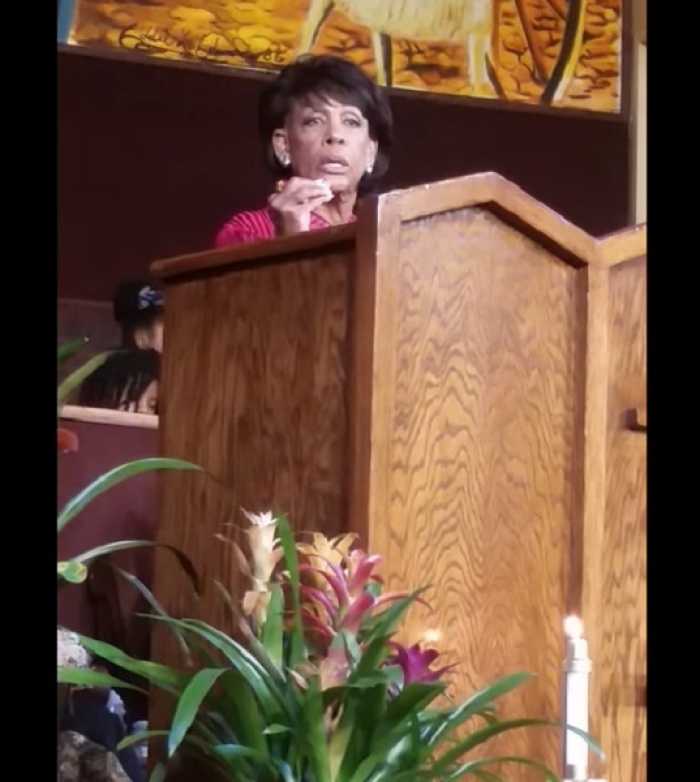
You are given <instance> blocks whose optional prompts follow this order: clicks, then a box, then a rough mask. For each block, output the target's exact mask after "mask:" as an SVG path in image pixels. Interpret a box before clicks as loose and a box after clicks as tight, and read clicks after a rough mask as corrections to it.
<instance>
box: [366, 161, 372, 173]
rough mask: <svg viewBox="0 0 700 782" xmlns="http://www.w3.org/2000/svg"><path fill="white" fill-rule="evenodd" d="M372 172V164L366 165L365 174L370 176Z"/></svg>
mask: <svg viewBox="0 0 700 782" xmlns="http://www.w3.org/2000/svg"><path fill="white" fill-rule="evenodd" d="M372 171H374V163H368V164H367V167H366V168H365V174H371V173H372Z"/></svg>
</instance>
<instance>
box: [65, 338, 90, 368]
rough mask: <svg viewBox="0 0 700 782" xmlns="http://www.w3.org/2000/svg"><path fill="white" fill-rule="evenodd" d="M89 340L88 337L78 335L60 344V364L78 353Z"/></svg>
mask: <svg viewBox="0 0 700 782" xmlns="http://www.w3.org/2000/svg"><path fill="white" fill-rule="evenodd" d="M88 342H89V340H88V338H87V337H76V338H75V339H70V340H68V342H64V343H63V344H62V345H59V346H58V366H59V367H60V366H61V364H63V363H64V362H65V361H67V360H68V359H69V358H71V357H72V356H74V355H75V354H76V353H78V352H79V351H80V350H82V348H83V347H84V346H85V345H87V343H88Z"/></svg>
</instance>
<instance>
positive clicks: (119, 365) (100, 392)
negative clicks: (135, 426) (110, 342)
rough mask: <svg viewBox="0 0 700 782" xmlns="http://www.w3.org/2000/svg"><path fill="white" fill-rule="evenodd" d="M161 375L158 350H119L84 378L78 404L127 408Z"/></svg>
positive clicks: (119, 408)
mask: <svg viewBox="0 0 700 782" xmlns="http://www.w3.org/2000/svg"><path fill="white" fill-rule="evenodd" d="M159 377H160V353H158V351H157V350H140V349H138V348H133V349H131V350H117V351H115V352H114V353H112V354H111V355H110V356H108V357H107V359H106V360H105V361H104V362H103V363H102V364H100V366H99V367H97V369H96V370H95V371H94V372H93V373H92V374H90V375H88V377H86V378H85V380H83V382H82V384H81V386H80V390H79V392H78V404H79V405H82V406H83V407H106V408H108V409H110V410H128V409H129V407H131V405H135V404H137V403H138V401H139V399H141V397H142V396H143V393H144V392H145V391H146V389H147V388H148V386H150V385H151V383H152V382H153V381H154V380H158V379H159ZM154 412H157V411H154Z"/></svg>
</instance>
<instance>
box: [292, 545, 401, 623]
mask: <svg viewBox="0 0 700 782" xmlns="http://www.w3.org/2000/svg"><path fill="white" fill-rule="evenodd" d="M345 560H346V567H345V568H343V567H342V565H338V564H336V563H335V562H332V561H330V560H327V561H326V562H325V567H323V568H321V567H314V566H313V565H308V564H302V565H300V567H299V571H300V573H302V574H313V575H314V576H316V577H320V578H321V579H322V582H325V589H319V588H318V587H316V586H309V585H308V584H302V585H301V596H302V600H303V602H304V603H305V605H306V607H307V610H306V612H305V618H306V619H308V618H309V617H313V621H311V622H309V624H311V625H312V626H313V629H314V630H316V631H317V632H318V631H320V630H321V626H324V625H325V628H326V633H325V635H326V637H333V635H334V634H335V632H337V631H338V630H347V631H348V632H350V633H353V634H357V633H358V632H359V630H360V627H361V626H362V623H363V621H364V620H365V619H366V618H368V617H369V616H371V614H372V612H373V611H374V609H376V608H378V607H380V606H382V605H384V604H385V603H389V602H391V601H393V600H399V599H401V598H403V597H408V594H409V593H408V592H388V593H386V594H383V595H380V596H379V597H375V596H374V595H373V594H372V593H371V592H370V591H369V589H368V587H369V586H370V584H371V583H372V582H375V583H378V582H379V578H378V577H377V576H376V575H375V574H374V573H373V570H374V568H375V567H376V566H377V565H378V564H379V563H380V562H381V557H380V556H378V555H376V554H366V553H365V552H364V551H359V550H355V551H352V552H350V554H349V555H348V556H347V557H346V558H345Z"/></svg>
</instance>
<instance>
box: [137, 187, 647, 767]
mask: <svg viewBox="0 0 700 782" xmlns="http://www.w3.org/2000/svg"><path fill="white" fill-rule="evenodd" d="M152 268H153V271H154V273H155V274H156V275H157V276H159V277H160V278H162V279H163V280H164V283H165V288H166V303H167V306H166V326H165V328H166V346H165V353H164V357H163V379H162V384H161V385H162V403H161V419H160V420H161V452H162V453H163V454H166V455H168V456H172V457H181V458H186V459H191V460H194V461H195V462H198V463H199V464H201V465H202V466H203V467H205V468H206V469H207V470H209V471H210V472H211V473H213V474H214V475H216V476H217V477H218V478H219V479H221V481H222V482H223V483H224V484H225V486H221V485H218V484H217V483H215V482H213V481H210V480H207V479H206V478H203V477H202V476H200V475H194V474H178V473H169V474H163V475H162V476H161V494H160V522H159V524H160V527H159V532H158V535H159V538H160V539H161V540H163V541H167V542H169V543H172V544H175V545H177V546H180V547H181V548H183V549H184V550H185V551H186V552H187V553H188V554H189V555H190V556H191V557H192V558H193V559H194V561H195V564H196V565H197V567H198V568H199V569H200V571H201V573H202V574H203V575H204V577H205V578H206V579H207V581H208V583H209V584H210V588H209V589H208V591H207V592H206V593H205V594H204V596H203V598H202V599H201V600H199V601H195V600H194V599H193V597H192V594H191V591H190V587H189V586H188V585H187V583H186V582H185V581H184V579H183V578H182V577H181V576H180V575H179V574H178V573H177V572H175V571H174V567H173V561H172V559H171V558H169V557H167V555H165V556H163V557H160V556H159V557H158V558H157V561H156V574H155V592H156V595H157V597H158V598H159V599H160V600H161V601H162V602H163V603H164V604H165V606H166V608H167V609H168V610H169V611H171V612H172V613H173V614H175V615H189V616H195V615H196V616H199V617H201V618H204V619H206V620H208V621H213V622H217V621H219V622H223V621H225V619H224V618H225V616H226V610H225V607H224V606H223V604H222V602H221V601H220V598H219V595H218V592H217V590H216V589H214V588H213V586H212V582H213V580H214V579H219V580H221V581H223V582H224V583H226V584H228V585H229V586H231V585H234V586H235V582H236V565H235V562H234V560H233V558H232V557H231V556H230V554H229V552H228V551H227V548H226V547H225V546H223V545H222V544H221V543H220V542H219V541H217V540H216V538H215V535H216V534H217V533H219V532H222V531H223V530H224V528H225V525H226V524H228V523H230V522H234V523H240V522H241V521H242V516H241V513H240V508H241V507H244V508H246V509H249V510H253V511H264V510H267V509H270V508H280V509H283V510H284V511H285V512H287V514H288V515H289V517H290V520H291V522H292V523H293V525H294V527H295V528H296V529H297V530H320V531H323V532H325V533H327V534H329V535H330V534H335V533H338V532H341V531H345V530H354V531H356V532H358V533H359V534H360V536H361V539H362V542H363V544H364V546H365V547H366V548H367V549H369V550H371V551H372V552H377V553H380V554H382V555H383V556H384V558H385V562H384V566H383V572H384V575H385V577H386V581H387V588H390V589H397V588H402V589H412V588H415V587H418V586H420V585H424V584H428V585H432V589H431V592H430V593H429V595H428V599H429V600H430V601H431V602H432V605H433V607H434V610H433V612H432V613H427V612H425V611H423V612H421V611H415V612H413V613H412V614H411V617H410V622H409V624H408V625H407V626H405V627H404V631H403V632H404V635H405V637H406V638H407V639H408V640H418V639H420V638H427V639H433V640H435V639H437V645H439V646H440V647H441V648H443V649H444V650H445V652H446V655H445V659H446V661H447V662H456V663H458V668H457V671H456V673H455V675H454V677H453V680H454V684H453V688H452V692H453V694H454V695H455V696H456V697H458V698H459V697H462V696H465V695H466V694H467V693H469V692H471V691H473V690H474V688H477V687H479V686H481V685H483V684H485V683H486V682H487V681H489V680H491V679H493V678H494V677H496V676H498V675H501V674H503V673H506V672H510V671H514V670H520V669H527V670H530V671H533V672H535V673H536V674H537V678H536V679H535V680H534V681H533V682H532V683H530V684H529V685H527V686H526V687H525V688H523V689H522V691H520V692H517V693H515V694H513V695H512V696H511V697H510V698H509V699H507V700H506V701H505V702H504V708H505V713H507V714H508V715H510V716H530V717H535V716H538V717H545V718H554V719H557V718H558V717H559V715H560V714H561V696H562V678H561V677H562V673H561V672H562V660H563V654H564V638H563V620H564V618H565V617H566V615H567V614H569V613H576V614H578V615H580V616H581V618H582V620H583V623H584V630H585V635H586V637H587V638H588V639H589V644H590V651H591V658H592V660H593V666H594V672H593V675H592V677H591V731H592V732H593V734H594V735H595V736H596V737H597V738H599V740H600V741H601V743H602V745H603V747H604V749H605V751H606V754H607V760H608V762H607V764H606V765H605V766H604V767H602V768H600V769H599V768H596V763H595V761H594V759H593V763H592V769H591V772H592V773H591V776H595V775H596V774H594V773H593V772H595V771H600V772H602V773H600V774H597V775H598V776H601V775H603V774H604V775H605V776H606V778H607V779H608V782H644V780H645V779H646V762H645V757H646V704H645V701H643V699H642V694H641V692H640V689H641V690H643V691H645V688H646V683H645V682H646V564H645V563H646V435H645V431H646V227H645V226H640V227H636V228H633V229H630V230H627V231H624V232H621V233H618V234H615V235H612V236H609V237H606V238H604V239H595V238H593V237H591V236H589V235H588V234H587V233H585V232H584V231H582V230H580V229H578V228H577V227H575V226H573V225H571V224H570V223H568V222H567V221H566V220H564V219H563V218H561V217H560V216H558V215H557V214H555V213H554V212H552V211H551V210H550V209H548V208H547V207H545V206H543V205H542V204H540V203H538V202H537V201H535V200H534V199H532V198H531V197H529V196H528V195H527V194H525V193H524V192H522V191H521V190H520V189H519V188H518V187H517V186H515V185H514V184H512V183H510V182H508V181H506V180H504V179H503V178H502V177H500V176H498V175H496V174H492V173H487V174H480V175H476V176H469V177H464V178H459V179H454V180H450V181H444V182H439V183H435V184H430V185H425V186H421V187H415V188H411V189H408V190H403V191H398V192H392V193H388V194H386V195H383V196H381V197H379V198H377V199H373V200H369V201H367V202H365V203H362V204H361V205H360V208H359V212H358V220H357V223H356V224H355V225H351V226H344V227H339V228H332V229H327V230H323V231H316V232H312V233H307V234H302V235H297V236H293V237H288V238H284V239H277V240H272V241H265V242H260V243H256V244H250V245H247V246H242V247H237V248H230V249H224V250H217V251H211V252H206V253H203V254H198V255H188V256H184V257H178V258H173V259H168V260H164V261H159V262H157V263H155V264H154V265H153V267H152ZM154 653H155V659H160V660H166V661H170V662H172V661H174V660H175V659H177V650H176V648H175V647H174V645H173V643H172V639H171V638H170V637H169V636H168V634H167V632H165V631H164V630H163V629H162V628H157V629H156V630H155V631H154ZM156 709H157V703H156ZM560 746H561V734H560V733H559V732H557V731H556V730H549V729H533V730H524V731H520V732H516V733H514V734H513V735H512V736H510V737H507V738H506V737H504V738H503V740H501V741H499V744H498V750H499V751H500V752H502V753H503V754H526V755H528V756H530V757H533V758H537V759H539V760H542V761H544V762H546V763H548V764H549V765H550V766H551V767H552V768H555V769H558V768H560ZM513 778H514V779H515V778H518V779H526V778H528V777H527V775H522V776H520V777H516V776H514V777H513Z"/></svg>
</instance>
